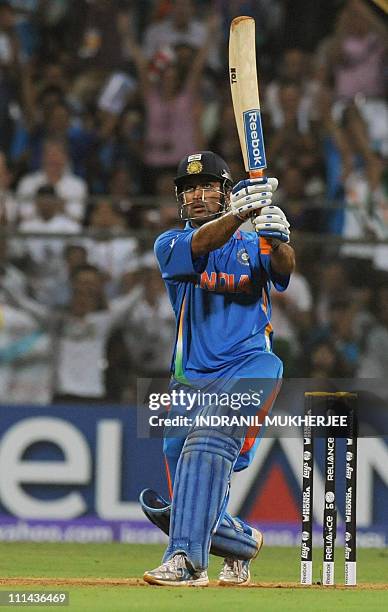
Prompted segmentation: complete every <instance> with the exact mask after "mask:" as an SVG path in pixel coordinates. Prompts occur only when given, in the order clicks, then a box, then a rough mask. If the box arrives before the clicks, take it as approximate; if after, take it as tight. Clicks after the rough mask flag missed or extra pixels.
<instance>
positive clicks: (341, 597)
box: [0, 542, 388, 612]
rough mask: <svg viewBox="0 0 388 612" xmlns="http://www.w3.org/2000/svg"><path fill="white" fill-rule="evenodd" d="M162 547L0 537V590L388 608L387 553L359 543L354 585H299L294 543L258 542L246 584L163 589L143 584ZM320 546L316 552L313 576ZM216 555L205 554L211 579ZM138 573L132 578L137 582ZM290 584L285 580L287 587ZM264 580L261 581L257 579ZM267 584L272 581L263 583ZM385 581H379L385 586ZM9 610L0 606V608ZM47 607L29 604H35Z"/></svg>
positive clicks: (101, 603) (137, 600)
mask: <svg viewBox="0 0 388 612" xmlns="http://www.w3.org/2000/svg"><path fill="white" fill-rule="evenodd" d="M162 551H163V547H161V546H157V545H129V544H116V543H115V544H41V543H39V544H32V543H20V542H18V543H0V589H1V590H17V589H22V590H27V591H38V590H50V589H52V590H55V591H58V590H60V589H63V590H65V591H68V592H69V594H70V606H69V608H65V609H70V610H71V611H72V612H73V611H74V612H75V611H77V612H78V611H79V612H84V611H89V610H90V611H92V610H93V611H101V612H116V611H121V610H126V611H127V612H128V611H129V610H130V611H132V610H156V611H158V612H159V611H160V612H162V611H163V612H164V611H166V612H171V611H178V610H179V611H182V610H185V611H192V610H193V611H194V610H195V612H199V610H201V611H202V610H204V611H205V612H207V611H211V612H213V611H217V612H218V611H222V612H225V610H227V611H228V612H234V611H239V612H240V611H241V610H242V609H252V610H255V609H259V608H260V610H262V611H263V612H267V611H268V610H270V612H274V611H277V610H279V611H280V610H281V611H282V612H284V611H287V612H288V611H294V610H295V611H296V610H298V611H300V610H308V611H309V612H312V611H315V610H316V611H320V612H321V611H324V610H329V609H334V608H337V609H338V608H339V609H341V608H342V609H343V610H344V611H345V610H346V612H347V611H348V610H350V611H352V610H368V612H374V611H382V610H388V569H387V568H388V551H386V550H382V549H360V550H359V551H358V563H357V572H358V580H359V586H358V587H356V588H347V589H344V588H337V587H335V588H333V587H320V586H315V587H313V588H309V587H305V588H300V587H298V585H297V583H298V579H299V551H298V549H297V548H265V547H264V548H263V550H262V552H261V553H260V555H259V557H258V559H257V560H256V561H255V562H254V563H253V564H252V582H253V583H254V585H253V586H252V588H220V587H216V586H211V587H208V588H166V587H150V586H148V585H145V584H144V583H143V582H142V580H141V576H142V574H143V572H144V570H145V569H152V568H154V567H155V566H157V565H158V564H159V563H160V558H161V554H162ZM336 554H337V559H338V561H339V563H337V564H336V565H337V567H336V579H337V582H338V583H339V584H340V583H341V582H343V551H342V550H341V549H338V550H337V551H336ZM321 558H322V555H321V551H320V550H317V551H316V553H315V559H316V563H315V576H314V579H315V580H316V581H318V580H319V571H320V566H321V563H320V561H321ZM219 568H220V560H219V559H216V558H215V557H211V567H210V578H211V579H212V580H215V579H216V577H217V573H218V571H219ZM136 579H138V580H136ZM287 583H288V585H287ZM290 583H295V586H289V584H290ZM264 584H265V585H266V586H261V585H264ZM269 585H271V586H269ZM384 585H385V587H384ZM10 609H14V608H11V607H8V606H7V607H4V606H1V610H10ZM47 609H53V608H52V607H48V606H45V607H42V606H34V610H47Z"/></svg>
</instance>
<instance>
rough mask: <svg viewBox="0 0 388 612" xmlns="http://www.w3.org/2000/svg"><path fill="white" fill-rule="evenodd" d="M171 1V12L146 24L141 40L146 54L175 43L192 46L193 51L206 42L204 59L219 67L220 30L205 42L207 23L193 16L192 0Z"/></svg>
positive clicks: (152, 53) (150, 54)
mask: <svg viewBox="0 0 388 612" xmlns="http://www.w3.org/2000/svg"><path fill="white" fill-rule="evenodd" d="M171 4H172V8H171V13H170V15H168V16H167V17H165V18H164V19H162V20H161V21H159V22H157V23H151V24H150V25H149V26H148V27H147V28H146V31H145V33H144V42H143V51H144V53H145V55H146V57H147V58H148V59H152V58H155V56H157V54H158V52H160V51H163V50H165V49H166V48H173V47H174V46H175V45H177V44H184V45H188V46H189V47H193V48H194V49H195V50H196V52H198V51H199V50H200V49H202V48H203V47H204V46H208V48H207V53H206V57H205V59H207V61H208V62H209V65H210V66H211V67H212V68H213V69H214V70H219V68H220V59H219V52H218V45H219V43H220V38H219V33H214V37H213V39H212V41H211V45H207V42H206V39H207V32H206V25H205V24H204V23H201V22H200V21H198V20H197V19H196V18H195V17H194V3H193V2H192V0H173V2H172V3H171ZM208 55H209V57H208V58H207V56H208Z"/></svg>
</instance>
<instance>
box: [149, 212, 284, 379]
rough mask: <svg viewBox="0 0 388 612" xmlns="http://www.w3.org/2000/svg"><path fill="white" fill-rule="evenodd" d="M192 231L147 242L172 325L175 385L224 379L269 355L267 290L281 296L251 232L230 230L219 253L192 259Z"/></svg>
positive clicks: (280, 282)
mask: <svg viewBox="0 0 388 612" xmlns="http://www.w3.org/2000/svg"><path fill="white" fill-rule="evenodd" d="M194 232H195V228H193V227H191V225H190V224H189V223H187V224H186V227H185V228H184V229H173V230H169V231H167V232H164V233H163V234H161V235H160V236H159V237H158V238H157V240H156V242H155V254H156V257H157V260H158V262H159V266H160V269H161V272H162V277H163V280H164V282H165V284H166V287H167V291H168V295H169V298H170V301H171V304H172V307H173V309H174V313H175V317H176V321H177V333H176V341H175V348H174V353H173V359H172V374H173V376H174V378H175V379H176V380H178V381H180V382H182V383H188V382H189V381H190V380H192V379H199V378H205V379H206V378H208V377H212V376H213V377H214V375H217V377H219V376H224V375H225V376H229V375H230V374H231V373H234V372H238V370H239V365H241V366H243V364H244V362H246V360H247V359H250V358H251V357H254V356H255V355H257V353H260V352H263V351H266V352H271V351H272V327H271V323H270V319H271V300H270V288H271V283H272V284H273V285H274V286H275V288H276V289H277V290H278V291H284V290H285V289H286V288H287V286H288V282H289V276H283V275H280V274H277V273H276V272H274V271H273V270H272V269H271V263H270V255H269V254H265V253H264V252H263V251H262V250H261V249H260V243H259V237H258V235H257V234H256V233H255V232H242V231H240V230H237V232H235V233H234V235H233V236H232V237H231V238H230V239H229V240H228V242H227V243H226V244H224V245H223V246H222V247H221V248H219V249H216V250H215V251H212V252H211V253H208V254H207V255H205V256H202V257H198V258H193V256H192V253H191V240H192V237H193V233H194ZM258 374H259V373H258Z"/></svg>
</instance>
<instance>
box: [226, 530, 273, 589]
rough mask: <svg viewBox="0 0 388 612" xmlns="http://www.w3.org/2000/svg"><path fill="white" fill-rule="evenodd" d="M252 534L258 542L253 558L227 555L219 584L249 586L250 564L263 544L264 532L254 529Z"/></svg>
mask: <svg viewBox="0 0 388 612" xmlns="http://www.w3.org/2000/svg"><path fill="white" fill-rule="evenodd" d="M252 535H253V537H254V538H255V540H256V542H257V551H256V554H255V556H254V557H252V559H248V560H242V559H233V558H232V557H227V558H226V559H224V567H223V568H222V570H221V572H220V575H219V576H218V584H219V586H248V585H249V583H250V581H251V573H250V571H249V566H250V564H251V562H252V561H253V559H256V557H257V555H258V554H259V552H260V549H261V547H262V546H263V534H262V533H261V531H258V530H257V529H252Z"/></svg>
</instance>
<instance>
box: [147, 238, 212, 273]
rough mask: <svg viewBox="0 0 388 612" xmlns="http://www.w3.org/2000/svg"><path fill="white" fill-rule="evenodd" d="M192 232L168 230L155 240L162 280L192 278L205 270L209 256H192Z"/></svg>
mask: <svg viewBox="0 0 388 612" xmlns="http://www.w3.org/2000/svg"><path fill="white" fill-rule="evenodd" d="M194 231H195V230H194V229H193V230H192V231H187V230H170V231H168V232H165V233H164V234H162V235H161V236H159V237H158V238H157V239H156V242H155V247H154V250H155V255H156V259H157V260H158V263H159V266H160V269H161V272H162V277H163V278H164V279H171V278H179V277H182V276H193V275H197V274H200V273H201V272H203V271H204V270H205V268H206V266H207V261H208V257H209V256H208V255H203V256H202V257H197V258H195V259H194V258H193V256H192V252H191V240H192V238H193V234H194Z"/></svg>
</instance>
